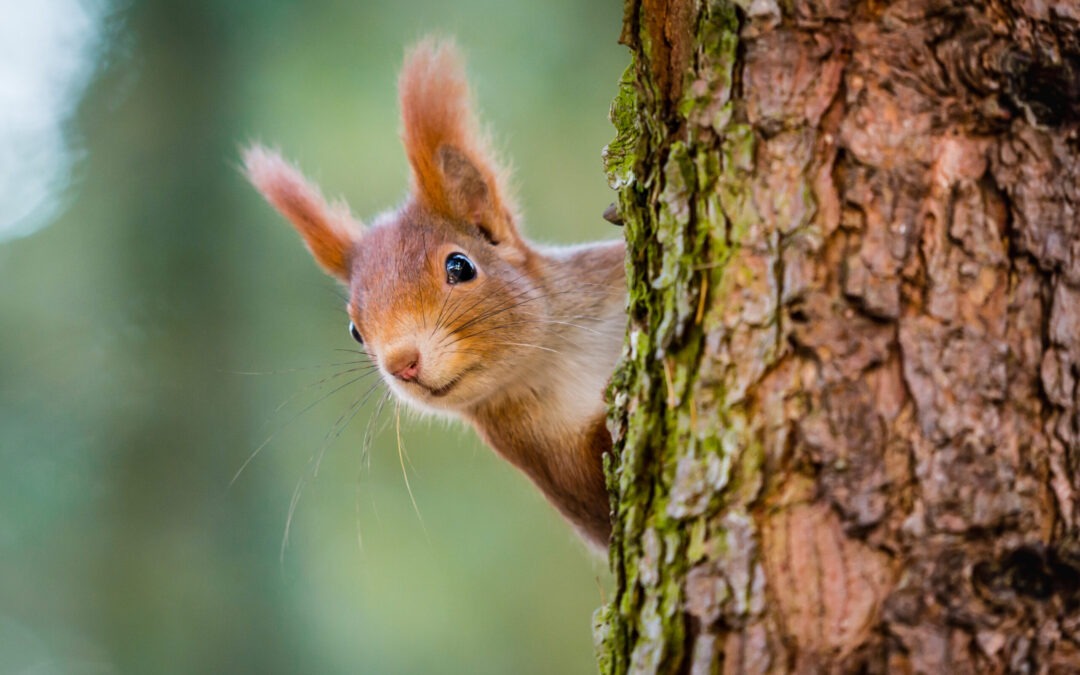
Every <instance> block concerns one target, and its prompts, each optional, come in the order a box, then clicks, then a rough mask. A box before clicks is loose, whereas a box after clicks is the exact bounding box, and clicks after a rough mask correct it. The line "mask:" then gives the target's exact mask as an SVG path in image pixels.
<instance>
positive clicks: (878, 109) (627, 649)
mask: <svg viewBox="0 0 1080 675" xmlns="http://www.w3.org/2000/svg"><path fill="white" fill-rule="evenodd" d="M622 41H623V42H624V43H625V44H626V45H627V46H629V47H630V49H631V51H632V55H633V62H632V65H631V67H630V68H629V69H628V70H627V73H626V75H625V77H624V80H623V82H622V83H621V86H620V91H619V94H618V96H617V98H616V100H615V103H614V105H613V108H612V117H613V120H614V122H615V124H616V127H617V131H618V137H617V138H616V140H615V141H614V142H613V143H612V144H611V146H610V147H609V148H608V149H607V152H606V163H607V168H608V172H609V177H610V179H611V181H612V183H613V185H614V186H615V187H616V188H618V190H619V211H620V213H621V215H622V217H623V219H624V222H625V225H626V236H627V240H628V242H629V253H628V256H629V260H628V266H627V269H628V272H629V284H630V298H631V299H630V324H631V325H630V331H629V337H628V340H627V348H626V352H625V355H624V358H623V361H622V363H621V365H620V368H619V370H618V372H617V373H616V375H615V378H614V379H613V382H612V387H611V397H612V414H611V426H612V430H613V434H614V437H615V440H616V454H615V456H616V457H617V459H616V460H615V461H613V462H611V464H610V466H609V467H608V471H609V485H610V488H611V491H612V494H613V503H614V505H615V512H616V515H615V518H616V520H615V530H614V535H613V541H612V552H611V561H612V563H611V564H612V567H613V570H614V572H615V578H616V591H615V592H616V595H615V597H614V598H613V599H612V601H611V602H610V603H609V604H607V605H605V606H604V607H603V608H601V610H600V611H599V612H598V614H597V624H596V637H597V642H598V650H599V656H600V665H601V670H602V671H603V672H605V673H623V672H634V673H654V672H660V673H677V672H688V673H703V674H704V673H713V672H724V673H764V672H803V673H810V672H868V673H886V672H887V673H908V672H911V673H950V674H959V673H1003V672H1039V673H1042V672H1050V673H1055V672H1056V673H1066V672H1080V537H1078V530H1077V519H1078V518H1080V508H1078V499H1080V497H1078V494H1080V401H1078V399H1080V384H1078V383H1080V2H1059V3H1056V4H1055V3H1047V2H1038V1H1036V0H993V1H990V2H986V1H985V0H983V1H979V2H974V3H967V2H960V1H955V2H949V1H947V0H901V1H899V2H894V3H886V2H854V1H852V0H822V1H821V2H810V1H809V0H792V1H791V2H786V3H781V4H778V3H777V2H776V0H740V1H738V2H736V3H735V4H731V3H730V2H725V1H720V0H697V1H694V0H627V3H626V19H625V25H624V29H623V36H622Z"/></svg>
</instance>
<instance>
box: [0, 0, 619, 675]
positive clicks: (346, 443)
mask: <svg viewBox="0 0 1080 675" xmlns="http://www.w3.org/2000/svg"><path fill="white" fill-rule="evenodd" d="M111 21H112V22H113V24H112V25H111V26H110V29H109V31H108V34H109V35H111V36H112V40H113V41H114V42H113V45H112V48H111V49H110V51H109V57H108V63H106V64H105V68H104V71H103V74H102V75H101V76H100V77H99V78H98V80H97V81H96V82H95V84H94V85H93V86H92V87H91V89H90V91H89V93H88V95H87V97H86V98H85V99H84V101H83V102H82V104H81V106H80V108H79V113H78V116H77V119H75V120H74V121H73V124H74V126H75V129H76V130H77V131H78V132H79V133H80V134H81V137H82V139H83V143H84V146H85V148H84V149H85V151H86V155H85V158H84V159H83V161H82V162H81V164H80V166H79V168H78V175H79V182H78V184H77V185H76V186H74V187H72V188H70V191H69V193H68V194H65V195H57V198H58V199H64V200H66V201H67V204H68V206H67V209H66V211H65V212H64V215H63V216H62V217H61V218H59V220H57V221H56V222H54V223H53V224H51V225H50V226H49V227H47V228H45V229H44V230H42V231H40V232H39V233H37V234H35V235H33V236H31V237H27V238H24V239H20V240H15V241H12V242H8V243H4V244H0V480H2V481H3V487H2V489H0V673H9V672H11V673H21V672H33V673H54V672H55V673H110V672H117V673H240V672H257V673H277V672H281V673H301V672H303V673H453V672H461V673H577V672H593V670H594V665H593V656H592V646H591V637H590V635H591V634H590V625H589V623H590V614H591V612H592V611H593V609H594V608H595V607H596V606H598V605H599V604H600V601H601V594H602V591H601V588H602V587H603V586H604V585H605V584H606V583H607V578H606V572H605V570H604V566H603V564H602V563H601V562H600V561H597V560H593V559H591V558H590V556H589V554H587V553H586V551H585V549H584V547H583V546H582V545H581V544H580V543H578V542H577V541H576V539H575V537H574V535H573V534H572V532H571V530H570V529H569V527H567V526H566V525H565V524H564V523H563V522H562V521H561V520H560V519H559V518H558V516H557V515H556V514H555V513H554V511H553V510H552V509H551V508H550V507H548V506H547V505H546V503H545V502H544V501H543V499H542V498H541V497H540V496H539V494H538V493H537V492H536V491H535V489H534V488H532V486H531V485H529V484H528V482H527V481H526V480H525V479H524V478H523V477H522V476H520V475H519V474H517V473H516V472H515V471H514V470H513V469H511V468H510V467H509V466H508V465H506V464H504V463H502V462H500V461H499V460H497V459H496V458H495V457H494V456H493V454H492V453H491V452H490V451H489V450H487V449H485V448H483V447H482V446H481V444H480V443H479V442H478V441H477V439H476V438H475V436H474V434H473V433H472V432H471V431H469V430H467V429H464V428H462V427H460V425H458V424H450V423H446V422H440V421H435V422H432V421H428V420H417V419H416V418H415V416H413V415H411V414H408V413H407V412H402V414H401V419H400V426H401V432H402V433H401V435H402V442H403V447H404V450H405V451H406V452H407V458H405V459H404V460H403V461H404V462H405V464H406V467H407V469H408V471H409V479H410V481H411V484H412V489H413V492H414V493H415V497H416V502H417V504H418V506H419V511H420V515H417V513H415V512H414V510H413V507H412V504H411V502H410V498H409V495H408V493H407V492H406V489H405V484H404V481H403V478H402V467H401V465H400V464H399V458H398V447H397V441H396V433H395V431H396V429H395V428H396V426H397V419H396V416H395V410H394V406H393V404H389V405H387V406H386V407H385V408H384V409H383V411H382V414H381V416H380V417H379V418H378V419H373V413H374V411H375V405H374V403H375V402H376V401H377V400H378V399H379V397H380V396H381V393H382V392H381V390H380V391H378V392H377V393H376V395H375V396H372V399H371V401H370V402H368V403H367V404H366V405H365V406H364V407H363V408H362V409H361V410H359V412H358V413H357V414H356V415H355V418H352V419H351V421H349V420H348V419H347V418H348V415H349V413H350V410H351V407H352V406H353V405H354V404H355V403H356V402H357V401H358V400H359V397H360V396H361V395H362V394H363V393H364V392H365V391H366V389H367V387H366V384H365V383H367V382H371V379H370V378H369V379H368V380H364V381H360V382H351V380H350V379H349V376H350V374H349V373H346V372H344V371H345V370H346V369H347V368H348V366H342V365H338V366H333V365H328V364H340V363H343V362H347V361H350V360H351V359H352V358H353V357H354V355H353V354H350V353H348V352H344V351H340V350H348V349H350V348H351V347H352V343H351V341H350V338H349V336H348V334H347V331H346V321H347V320H346V317H345V314H344V312H343V301H342V297H341V295H340V291H339V289H337V288H336V287H335V285H334V284H333V282H331V281H329V280H327V279H324V278H323V277H322V275H321V274H320V272H319V271H318V269H317V268H316V267H315V265H314V264H313V263H312V262H311V261H310V260H309V259H308V256H307V253H306V251H304V249H303V247H302V245H301V244H300V242H299V240H298V239H297V237H296V236H295V235H294V234H293V233H292V231H291V230H290V229H289V228H288V227H287V226H286V225H285V224H284V223H283V222H282V221H281V219H280V218H279V217H278V216H277V215H276V214H274V213H273V212H272V211H271V210H270V209H269V207H267V206H266V205H264V204H263V203H262V202H261V201H260V199H259V198H258V196H257V195H256V194H255V192H254V191H253V190H252V189H251V188H250V187H249V186H247V185H246V184H245V182H244V181H243V180H242V178H241V177H240V175H239V173H238V172H237V169H236V165H237V154H238V152H237V148H238V145H239V144H240V143H242V142H245V141H247V140H252V139H259V140H263V141H266V142H269V143H271V144H275V145H277V146H279V147H281V148H282V149H283V150H284V151H285V153H286V154H287V155H289V156H291V157H293V158H295V159H297V160H298V161H299V162H300V164H301V165H302V166H303V167H304V168H305V169H306V170H307V171H308V172H309V173H310V174H311V175H313V176H316V177H317V178H318V179H319V180H320V182H321V183H322V185H323V187H324V190H325V191H326V192H327V193H328V194H330V195H342V196H344V197H346V198H347V199H348V200H349V201H350V202H351V204H352V206H353V209H354V211H355V212H356V213H358V214H360V215H361V216H362V217H366V218H370V217H371V216H372V215H374V214H375V213H377V212H378V211H379V210H382V209H385V208H389V207H392V206H393V205H394V204H396V203H397V202H399V201H400V199H401V197H402V195H403V194H404V190H405V187H406V183H407V168H406V165H405V161H404V157H403V154H402V151H401V149H400V146H399V142H398V138H397V125H398V122H397V117H396V95H395V92H394V81H395V78H396V72H397V68H398V67H399V64H400V61H401V57H402V54H403V51H404V48H405V46H406V45H408V44H409V43H411V42H413V41H415V40H416V39H417V38H419V37H420V36H422V35H425V34H427V33H428V32H431V31H437V32H440V33H443V34H447V35H454V36H456V37H457V39H458V42H459V43H460V44H461V45H462V47H463V49H464V50H465V52H466V54H467V56H468V61H469V70H470V74H471V76H472V80H473V83H474V86H475V89H476V92H477V99H478V101H479V104H480V107H481V109H482V116H483V118H484V119H485V121H486V122H487V123H488V124H489V125H490V126H491V127H492V128H493V129H494V131H495V136H496V138H497V139H498V140H499V143H498V145H499V146H500V147H501V148H503V149H504V153H505V155H506V156H507V157H509V158H513V162H514V165H515V166H516V169H517V171H516V181H517V183H518V184H519V186H520V196H521V202H522V205H523V207H524V209H525V212H526V217H527V229H528V232H529V233H530V235H531V236H532V237H534V238H537V239H541V240H546V241H559V242H570V241H574V240H578V239H581V238H592V239H595V238H601V237H612V236H618V235H619V233H618V232H617V231H614V230H613V229H612V228H611V226H610V225H608V224H606V223H604V222H603V221H602V220H601V219H600V213H601V212H602V211H603V210H604V208H605V206H607V204H608V203H609V202H610V201H611V199H612V194H611V193H610V192H609V191H608V189H607V187H606V185H605V183H604V179H603V175H602V172H601V167H600V160H599V153H600V149H601V147H602V146H603V145H604V143H606V142H607V141H608V140H610V138H611V136H612V131H611V128H610V125H609V123H608V122H607V118H606V115H607V110H608V105H609V102H610V100H611V97H612V95H613V93H614V91H615V86H616V82H617V79H618V75H619V73H620V71H621V69H622V68H623V66H624V65H625V63H626V56H625V53H624V50H623V49H622V48H620V47H619V46H618V45H617V44H616V38H617V35H618V30H619V25H620V22H621V7H620V6H619V3H615V2H609V3H594V2H582V1H581V0H573V1H572V0H547V1H546V2H513V3H506V2H496V1H494V0H486V1H485V0H458V1H456V2H453V3H446V2H436V1H409V2H399V3H377V2H354V1H346V0H337V1H330V0H327V1H323V2H307V3H300V2H284V1H271V0H262V1H259V2H254V1H252V2H244V3H222V2H213V1H211V0H188V1H186V2H180V1H179V0H171V1H164V0H162V1H158V2H154V1H146V2H137V1H136V2H130V3H128V4H127V5H124V6H121V7H117V8H115V9H114V11H113V14H112V15H111ZM249 372H259V373H266V374H259V375H246V374H243V373H249ZM342 385H345V386H342ZM335 390H336V391H335ZM324 396H325V398H323V397H324ZM283 402H284V403H283ZM343 415H344V417H343ZM346 421H348V424H347V425H342V424H339V422H346ZM369 430H370V431H371V433H372V435H373V437H374V442H373V445H372V447H371V451H370V453H368V455H367V456H364V453H363V452H362V446H363V441H364V436H365V434H366V433H367V432H368V431H369ZM338 431H340V433H338ZM260 447H261V448H262V450H261V451H260V452H259V454H258V456H256V457H255V458H254V459H253V460H252V461H251V462H250V464H248V465H247V467H246V468H245V469H244V471H243V472H242V473H241V474H240V475H239V477H238V478H237V479H236V481H235V483H233V484H231V485H230V480H231V479H232V478H233V475H234V474H235V473H236V471H237V469H238V468H239V467H241V465H243V464H244V462H245V460H246V459H247V458H248V456H249V455H250V454H251V453H252V452H253V451H254V450H255V449H256V448H260ZM312 457H316V458H318V457H321V462H320V463H319V468H318V472H317V475H315V472H314V463H313V462H312V459H311V458H312ZM298 481H302V483H303V491H302V497H301V499H300V501H299V502H298V504H297V506H296V509H295V514H294V516H293V517H292V519H291V522H290V523H289V524H288V532H289V541H288V545H287V546H285V547H284V548H282V541H283V537H284V535H285V532H286V524H287V520H288V513H289V510H290V504H291V503H292V501H293V495H294V488H295V487H296V485H297V484H298ZM358 537H359V538H360V540H361V541H359V542H358Z"/></svg>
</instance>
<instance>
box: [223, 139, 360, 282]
mask: <svg viewBox="0 0 1080 675" xmlns="http://www.w3.org/2000/svg"><path fill="white" fill-rule="evenodd" d="M244 173H245V174H246V175H247V178H248V180H250V181H251V183H252V184H253V185H254V186H255V187H256V188H257V189H258V190H259V192H261V193H262V195H263V197H266V200H267V201H268V202H270V204H272V205H273V206H274V208H276V209H277V210H278V211H279V212H281V215H283V216H285V217H286V218H288V219H289V221H290V222H291V223H292V224H293V227H295V228H296V231H297V232H299V233H300V236H301V237H303V238H304V243H306V244H307V247H308V250H309V251H311V255H313V256H314V257H315V261H316V262H318V263H319V265H320V266H321V267H322V268H323V269H324V270H326V272H327V273H328V274H330V275H331V276H333V277H336V278H337V279H339V280H341V281H346V282H347V281H348V280H349V273H350V264H351V260H352V253H353V247H354V246H355V245H356V242H357V240H358V239H359V237H360V231H361V228H362V226H361V224H360V222H359V221H358V220H356V219H355V218H353V216H352V215H351V214H350V213H349V208H348V207H347V206H346V205H345V204H343V203H334V204H328V203H327V202H326V200H325V199H324V198H323V196H322V194H321V193H320V192H319V189H318V188H317V187H315V186H314V185H313V184H311V183H310V182H308V180H307V179H306V178H304V175H303V174H302V173H300V171H299V170H298V169H297V168H296V167H294V166H293V165H292V164H289V162H287V161H285V160H284V159H283V158H282V157H281V155H279V154H278V153H276V152H273V151H271V150H267V149H266V148H264V147H262V146H260V145H253V146H251V147H249V148H246V149H245V150H244Z"/></svg>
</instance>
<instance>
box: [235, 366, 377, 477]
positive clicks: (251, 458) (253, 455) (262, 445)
mask: <svg viewBox="0 0 1080 675" xmlns="http://www.w3.org/2000/svg"><path fill="white" fill-rule="evenodd" d="M370 374H371V373H370V372H367V373H364V374H362V375H359V376H357V377H354V378H352V379H351V380H349V381H348V382H346V383H345V384H343V385H341V386H339V387H336V388H334V389H333V390H332V391H330V392H329V393H326V394H324V395H322V396H320V397H319V398H318V399H316V400H315V401H314V402H312V403H311V404H309V405H307V406H305V407H304V409H303V410H301V411H300V412H298V413H296V414H295V415H293V416H292V417H290V418H289V420H288V421H287V422H285V424H283V425H281V427H279V428H278V429H277V430H276V431H274V433H272V434H270V435H269V436H267V437H266V440H264V441H263V442H262V443H260V444H259V447H257V448H255V450H254V451H252V453H251V454H250V455H248V458H247V459H245V460H244V463H243V464H241V465H240V468H239V469H237V470H236V473H235V474H233V477H232V480H230V481H229V487H230V488H231V487H232V486H233V485H234V484H236V481H237V479H239V478H240V474H242V473H243V472H244V469H246V468H247V466H248V465H249V464H251V462H252V461H254V459H255V458H256V457H257V456H258V455H259V453H260V452H262V450H263V448H265V447H266V446H267V445H269V444H270V441H272V440H274V438H275V437H276V436H277V435H278V434H279V433H281V432H282V431H284V430H285V429H286V428H288V427H289V425H291V424H292V423H293V422H295V421H296V420H298V419H299V418H300V417H301V416H302V415H303V414H304V413H306V412H307V411H309V410H311V409H312V408H314V407H315V406H317V405H318V404H320V403H322V402H323V401H325V400H326V399H327V398H329V397H330V396H333V395H334V394H336V393H337V392H339V391H341V390H342V389H344V388H345V387H347V386H349V385H350V384H353V383H355V382H359V381H360V380H362V379H364V378H365V377H367V376H368V375H370ZM328 379H330V378H324V380H328ZM320 383H321V382H320ZM308 388H310V387H308ZM293 398H296V395H295V394H294V395H293V396H291V397H290V398H289V399H287V400H286V403H287V402H288V401H289V400H291V399H293ZM280 408H281V406H278V409H279V410H280Z"/></svg>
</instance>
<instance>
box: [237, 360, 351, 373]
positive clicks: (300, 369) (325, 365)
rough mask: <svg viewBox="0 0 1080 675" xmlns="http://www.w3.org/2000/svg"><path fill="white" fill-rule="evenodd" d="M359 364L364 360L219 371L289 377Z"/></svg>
mask: <svg viewBox="0 0 1080 675" xmlns="http://www.w3.org/2000/svg"><path fill="white" fill-rule="evenodd" d="M357 363H363V361H362V360H357V361H341V362H338V363H323V364H320V365H317V366H300V367H297V368H286V369H284V370H218V371H217V372H219V373H224V374H225V375H287V374H289V373H299V372H303V371H307V370H319V369H320V368H334V367H337V366H352V365H355V364H357Z"/></svg>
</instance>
